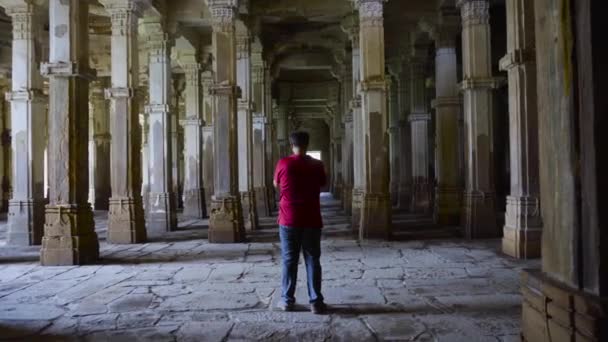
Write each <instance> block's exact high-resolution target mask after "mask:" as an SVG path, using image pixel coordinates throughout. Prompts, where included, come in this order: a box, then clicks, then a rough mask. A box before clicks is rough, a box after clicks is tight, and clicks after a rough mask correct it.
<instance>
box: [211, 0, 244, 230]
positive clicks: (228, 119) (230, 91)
mask: <svg viewBox="0 0 608 342" xmlns="http://www.w3.org/2000/svg"><path fill="white" fill-rule="evenodd" d="M207 4H208V6H209V8H210V10H211V14H212V16H213V34H212V45H213V56H214V57H215V58H214V60H213V64H214V68H213V69H214V70H215V83H214V85H213V87H212V90H211V92H212V94H213V95H214V96H215V118H214V124H213V127H214V129H215V130H214V134H213V136H214V144H213V147H214V150H215V153H214V158H215V159H214V165H215V170H214V179H215V182H214V191H215V194H214V197H213V201H212V210H211V215H210V219H209V241H210V242H240V241H243V240H244V238H245V230H244V225H243V216H242V212H241V210H242V209H241V200H240V194H239V178H238V170H239V162H238V152H237V151H238V150H237V149H238V146H237V144H238V137H237V134H238V131H237V98H238V95H239V94H238V87H237V84H236V81H237V80H236V74H237V70H236V35H235V16H236V13H235V12H236V1H234V0H232V1H222V0H207Z"/></svg>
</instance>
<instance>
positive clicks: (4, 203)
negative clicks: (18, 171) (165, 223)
mask: <svg viewBox="0 0 608 342" xmlns="http://www.w3.org/2000/svg"><path fill="white" fill-rule="evenodd" d="M7 73H8V70H1V71H0V93H1V94H6V93H8V92H10V84H9V83H10V82H9V79H7V78H6V75H5V74H7ZM8 127H10V103H8V102H6V101H0V212H3V213H4V212H6V211H7V210H8V200H9V199H10V196H9V194H8V190H9V184H10V178H11V170H10V159H11V151H10V141H7V140H6V139H2V138H3V137H4V136H5V135H6V134H5V132H8V131H9V129H8ZM43 210H44V209H43Z"/></svg>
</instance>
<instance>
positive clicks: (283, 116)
mask: <svg viewBox="0 0 608 342" xmlns="http://www.w3.org/2000/svg"><path fill="white" fill-rule="evenodd" d="M290 99H291V89H290V87H289V84H287V83H281V84H279V107H278V113H277V114H278V115H277V120H276V122H277V144H278V146H279V159H281V158H285V157H287V156H289V155H290V154H291V151H290V150H289V125H288V117H289V101H290Z"/></svg>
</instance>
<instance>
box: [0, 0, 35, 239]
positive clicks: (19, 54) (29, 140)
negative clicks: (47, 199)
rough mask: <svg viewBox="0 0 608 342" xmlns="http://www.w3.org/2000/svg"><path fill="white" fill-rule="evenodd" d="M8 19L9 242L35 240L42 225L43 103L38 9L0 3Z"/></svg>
mask: <svg viewBox="0 0 608 342" xmlns="http://www.w3.org/2000/svg"><path fill="white" fill-rule="evenodd" d="M0 5H2V6H3V7H4V8H5V10H6V12H7V14H8V15H9V16H11V18H12V20H13V44H12V53H13V57H12V60H13V65H12V91H11V92H7V93H6V100H7V101H9V102H10V106H11V120H10V124H11V125H10V127H11V130H10V132H11V135H12V141H11V148H12V177H11V178H12V179H13V193H12V197H11V199H10V200H9V203H8V234H7V240H8V241H7V243H8V244H9V245H19V246H28V245H39V244H40V241H41V239H42V234H43V224H44V174H43V172H44V136H45V133H44V128H45V117H44V116H45V102H46V97H45V96H44V95H43V93H42V78H41V77H40V73H39V71H38V67H39V63H40V55H41V53H40V49H41V45H40V42H39V41H38V39H39V37H40V34H41V32H42V27H41V25H39V22H40V21H41V20H42V17H41V16H40V14H41V13H40V9H39V8H38V7H37V6H35V5H33V4H31V2H30V1H2V2H0Z"/></svg>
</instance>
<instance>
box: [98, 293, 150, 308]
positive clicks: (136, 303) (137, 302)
mask: <svg viewBox="0 0 608 342" xmlns="http://www.w3.org/2000/svg"><path fill="white" fill-rule="evenodd" d="M152 299H154V295H151V294H139V295H136V294H130V295H126V296H124V297H121V298H119V299H117V300H115V301H113V302H112V303H110V304H108V308H109V309H110V312H127V311H140V310H144V309H147V308H148V306H150V303H152Z"/></svg>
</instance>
